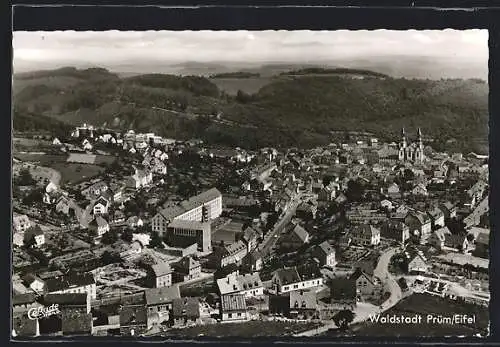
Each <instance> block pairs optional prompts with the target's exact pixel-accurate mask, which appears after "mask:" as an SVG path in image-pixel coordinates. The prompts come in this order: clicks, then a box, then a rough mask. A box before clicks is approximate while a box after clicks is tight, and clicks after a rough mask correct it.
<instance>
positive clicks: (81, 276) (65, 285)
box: [45, 272, 96, 299]
mask: <svg viewBox="0 0 500 347" xmlns="http://www.w3.org/2000/svg"><path fill="white" fill-rule="evenodd" d="M45 291H46V293H48V294H66V293H70V294H78V293H86V294H87V295H88V296H89V297H90V298H91V299H95V298H96V282H95V279H94V276H93V275H92V274H91V273H88V272H87V273H69V274H67V275H63V276H58V277H54V278H49V279H47V280H45Z"/></svg>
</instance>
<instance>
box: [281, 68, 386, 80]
mask: <svg viewBox="0 0 500 347" xmlns="http://www.w3.org/2000/svg"><path fill="white" fill-rule="evenodd" d="M308 74H318V75H322V74H327V75H330V74H338V75H362V76H367V77H369V76H371V77H383V78H385V77H389V76H387V75H385V74H383V73H379V72H374V71H369V70H362V69H361V70H360V69H347V68H321V67H310V68H304V69H300V70H292V71H285V72H282V73H280V75H281V76H286V75H308Z"/></svg>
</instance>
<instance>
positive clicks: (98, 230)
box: [88, 215, 109, 237]
mask: <svg viewBox="0 0 500 347" xmlns="http://www.w3.org/2000/svg"><path fill="white" fill-rule="evenodd" d="M88 229H89V230H90V231H91V232H93V233H94V235H95V236H96V237H101V236H102V235H104V234H106V233H107V232H108V231H109V224H108V222H107V221H106V220H105V219H104V218H103V217H102V216H100V215H97V216H96V217H95V218H94V219H93V220H92V221H91V222H90V223H89V224H88Z"/></svg>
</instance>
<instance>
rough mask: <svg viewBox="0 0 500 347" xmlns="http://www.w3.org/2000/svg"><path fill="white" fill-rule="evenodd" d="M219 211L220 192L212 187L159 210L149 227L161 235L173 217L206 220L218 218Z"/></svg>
mask: <svg viewBox="0 0 500 347" xmlns="http://www.w3.org/2000/svg"><path fill="white" fill-rule="evenodd" d="M221 213H222V194H221V192H219V191H218V190H217V189H216V188H212V189H210V190H207V191H206V192H203V193H201V194H199V195H197V196H194V197H192V198H190V199H189V200H185V201H183V202H181V203H180V204H179V205H177V206H173V207H168V208H166V209H163V210H161V211H160V212H158V213H157V214H156V215H155V216H154V217H153V219H152V220H151V228H152V230H153V231H154V232H157V233H158V234H160V235H163V234H164V233H166V232H167V230H168V226H169V224H170V223H171V222H172V221H173V220H174V219H176V220H186V221H196V222H207V221H209V220H212V219H216V218H218V217H219V216H220V215H221Z"/></svg>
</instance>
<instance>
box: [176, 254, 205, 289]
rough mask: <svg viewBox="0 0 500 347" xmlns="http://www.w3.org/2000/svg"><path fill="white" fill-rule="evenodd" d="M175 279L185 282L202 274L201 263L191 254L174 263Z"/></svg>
mask: <svg viewBox="0 0 500 347" xmlns="http://www.w3.org/2000/svg"><path fill="white" fill-rule="evenodd" d="M172 268H173V281H174V282H176V283H177V282H185V281H191V280H193V279H195V278H198V277H200V276H201V264H200V262H199V261H198V260H195V259H194V258H193V257H191V256H186V257H183V258H182V259H181V260H179V261H178V262H176V263H173V264H172Z"/></svg>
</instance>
